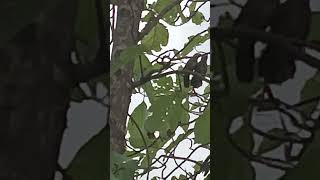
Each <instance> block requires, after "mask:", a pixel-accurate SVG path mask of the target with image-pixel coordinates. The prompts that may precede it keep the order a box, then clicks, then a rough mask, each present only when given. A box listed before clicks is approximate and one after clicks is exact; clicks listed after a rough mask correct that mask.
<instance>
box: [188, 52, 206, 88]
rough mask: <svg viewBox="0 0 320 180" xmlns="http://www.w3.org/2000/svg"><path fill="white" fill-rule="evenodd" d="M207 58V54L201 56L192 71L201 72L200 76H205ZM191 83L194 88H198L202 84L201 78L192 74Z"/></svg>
mask: <svg viewBox="0 0 320 180" xmlns="http://www.w3.org/2000/svg"><path fill="white" fill-rule="evenodd" d="M207 59H208V55H205V56H202V58H201V60H200V62H199V63H197V65H196V67H195V68H194V71H195V72H197V73H199V74H201V75H202V76H205V75H206V73H207ZM191 85H192V86H193V87H194V88H198V87H200V86H202V79H201V77H199V76H193V77H192V79H191Z"/></svg>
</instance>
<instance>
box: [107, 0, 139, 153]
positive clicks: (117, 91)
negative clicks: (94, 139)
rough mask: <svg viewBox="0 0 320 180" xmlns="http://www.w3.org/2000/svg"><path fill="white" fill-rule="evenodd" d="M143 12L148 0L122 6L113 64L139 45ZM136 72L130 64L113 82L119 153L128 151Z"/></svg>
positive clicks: (113, 128)
mask: <svg viewBox="0 0 320 180" xmlns="http://www.w3.org/2000/svg"><path fill="white" fill-rule="evenodd" d="M143 8H144V0H135V1H132V0H126V1H125V2H123V3H120V4H119V5H118V10H117V26H116V28H115V31H114V32H113V43H114V44H113V49H112V56H111V58H112V61H114V60H117V58H118V57H119V55H120V52H121V51H122V50H124V49H125V48H128V47H130V46H132V45H135V44H137V43H138V40H137V39H138V32H139V31H138V30H139V23H140V19H141V13H142V11H143ZM110 68H112V66H111V67H110ZM132 69H133V67H132V64H131V63H128V64H126V65H124V67H122V68H121V69H120V70H119V71H118V72H116V73H115V75H113V76H111V78H110V119H109V120H110V121H109V127H110V141H111V149H112V150H113V151H116V152H118V153H123V152H124V150H125V142H126V140H125V135H126V120H127V113H128V109H129V104H130V98H131V94H132V89H131V82H132Z"/></svg>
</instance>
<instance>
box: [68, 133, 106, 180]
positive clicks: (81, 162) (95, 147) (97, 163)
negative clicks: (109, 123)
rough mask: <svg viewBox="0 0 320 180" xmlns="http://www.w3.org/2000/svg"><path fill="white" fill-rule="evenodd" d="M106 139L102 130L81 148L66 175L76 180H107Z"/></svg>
mask: <svg viewBox="0 0 320 180" xmlns="http://www.w3.org/2000/svg"><path fill="white" fill-rule="evenodd" d="M107 138H108V137H107V131H106V128H104V129H102V130H101V131H100V132H99V133H98V134H97V135H95V136H94V137H93V138H92V139H91V140H90V141H89V142H88V143H86V144H85V145H84V146H82V147H81V149H80V150H79V152H78V153H77V154H76V156H75V157H74V159H73V160H72V162H71V163H70V165H69V166H68V168H67V169H66V173H67V174H68V175H70V176H71V177H72V178H73V179H77V180H88V179H107V177H108V176H107V168H108V162H107V157H106V153H107V152H108V150H107V144H106V143H107Z"/></svg>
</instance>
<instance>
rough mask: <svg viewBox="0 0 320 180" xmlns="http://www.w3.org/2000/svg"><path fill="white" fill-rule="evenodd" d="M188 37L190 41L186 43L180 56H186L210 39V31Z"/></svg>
mask: <svg viewBox="0 0 320 180" xmlns="http://www.w3.org/2000/svg"><path fill="white" fill-rule="evenodd" d="M188 39H189V41H188V42H187V43H185V44H184V46H185V47H184V49H183V51H181V53H180V54H179V56H185V55H187V54H189V53H190V52H191V51H192V50H193V49H194V48H196V47H197V46H199V45H201V44H203V43H204V42H206V41H207V40H209V33H206V34H204V35H197V36H190V37H188Z"/></svg>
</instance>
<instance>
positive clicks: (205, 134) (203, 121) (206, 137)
mask: <svg viewBox="0 0 320 180" xmlns="http://www.w3.org/2000/svg"><path fill="white" fill-rule="evenodd" d="M194 135H195V142H196V143H199V144H206V143H209V142H210V104H208V106H207V107H206V109H205V111H204V112H203V114H202V115H201V116H199V118H198V119H197V121H196V124H195V127H194Z"/></svg>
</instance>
